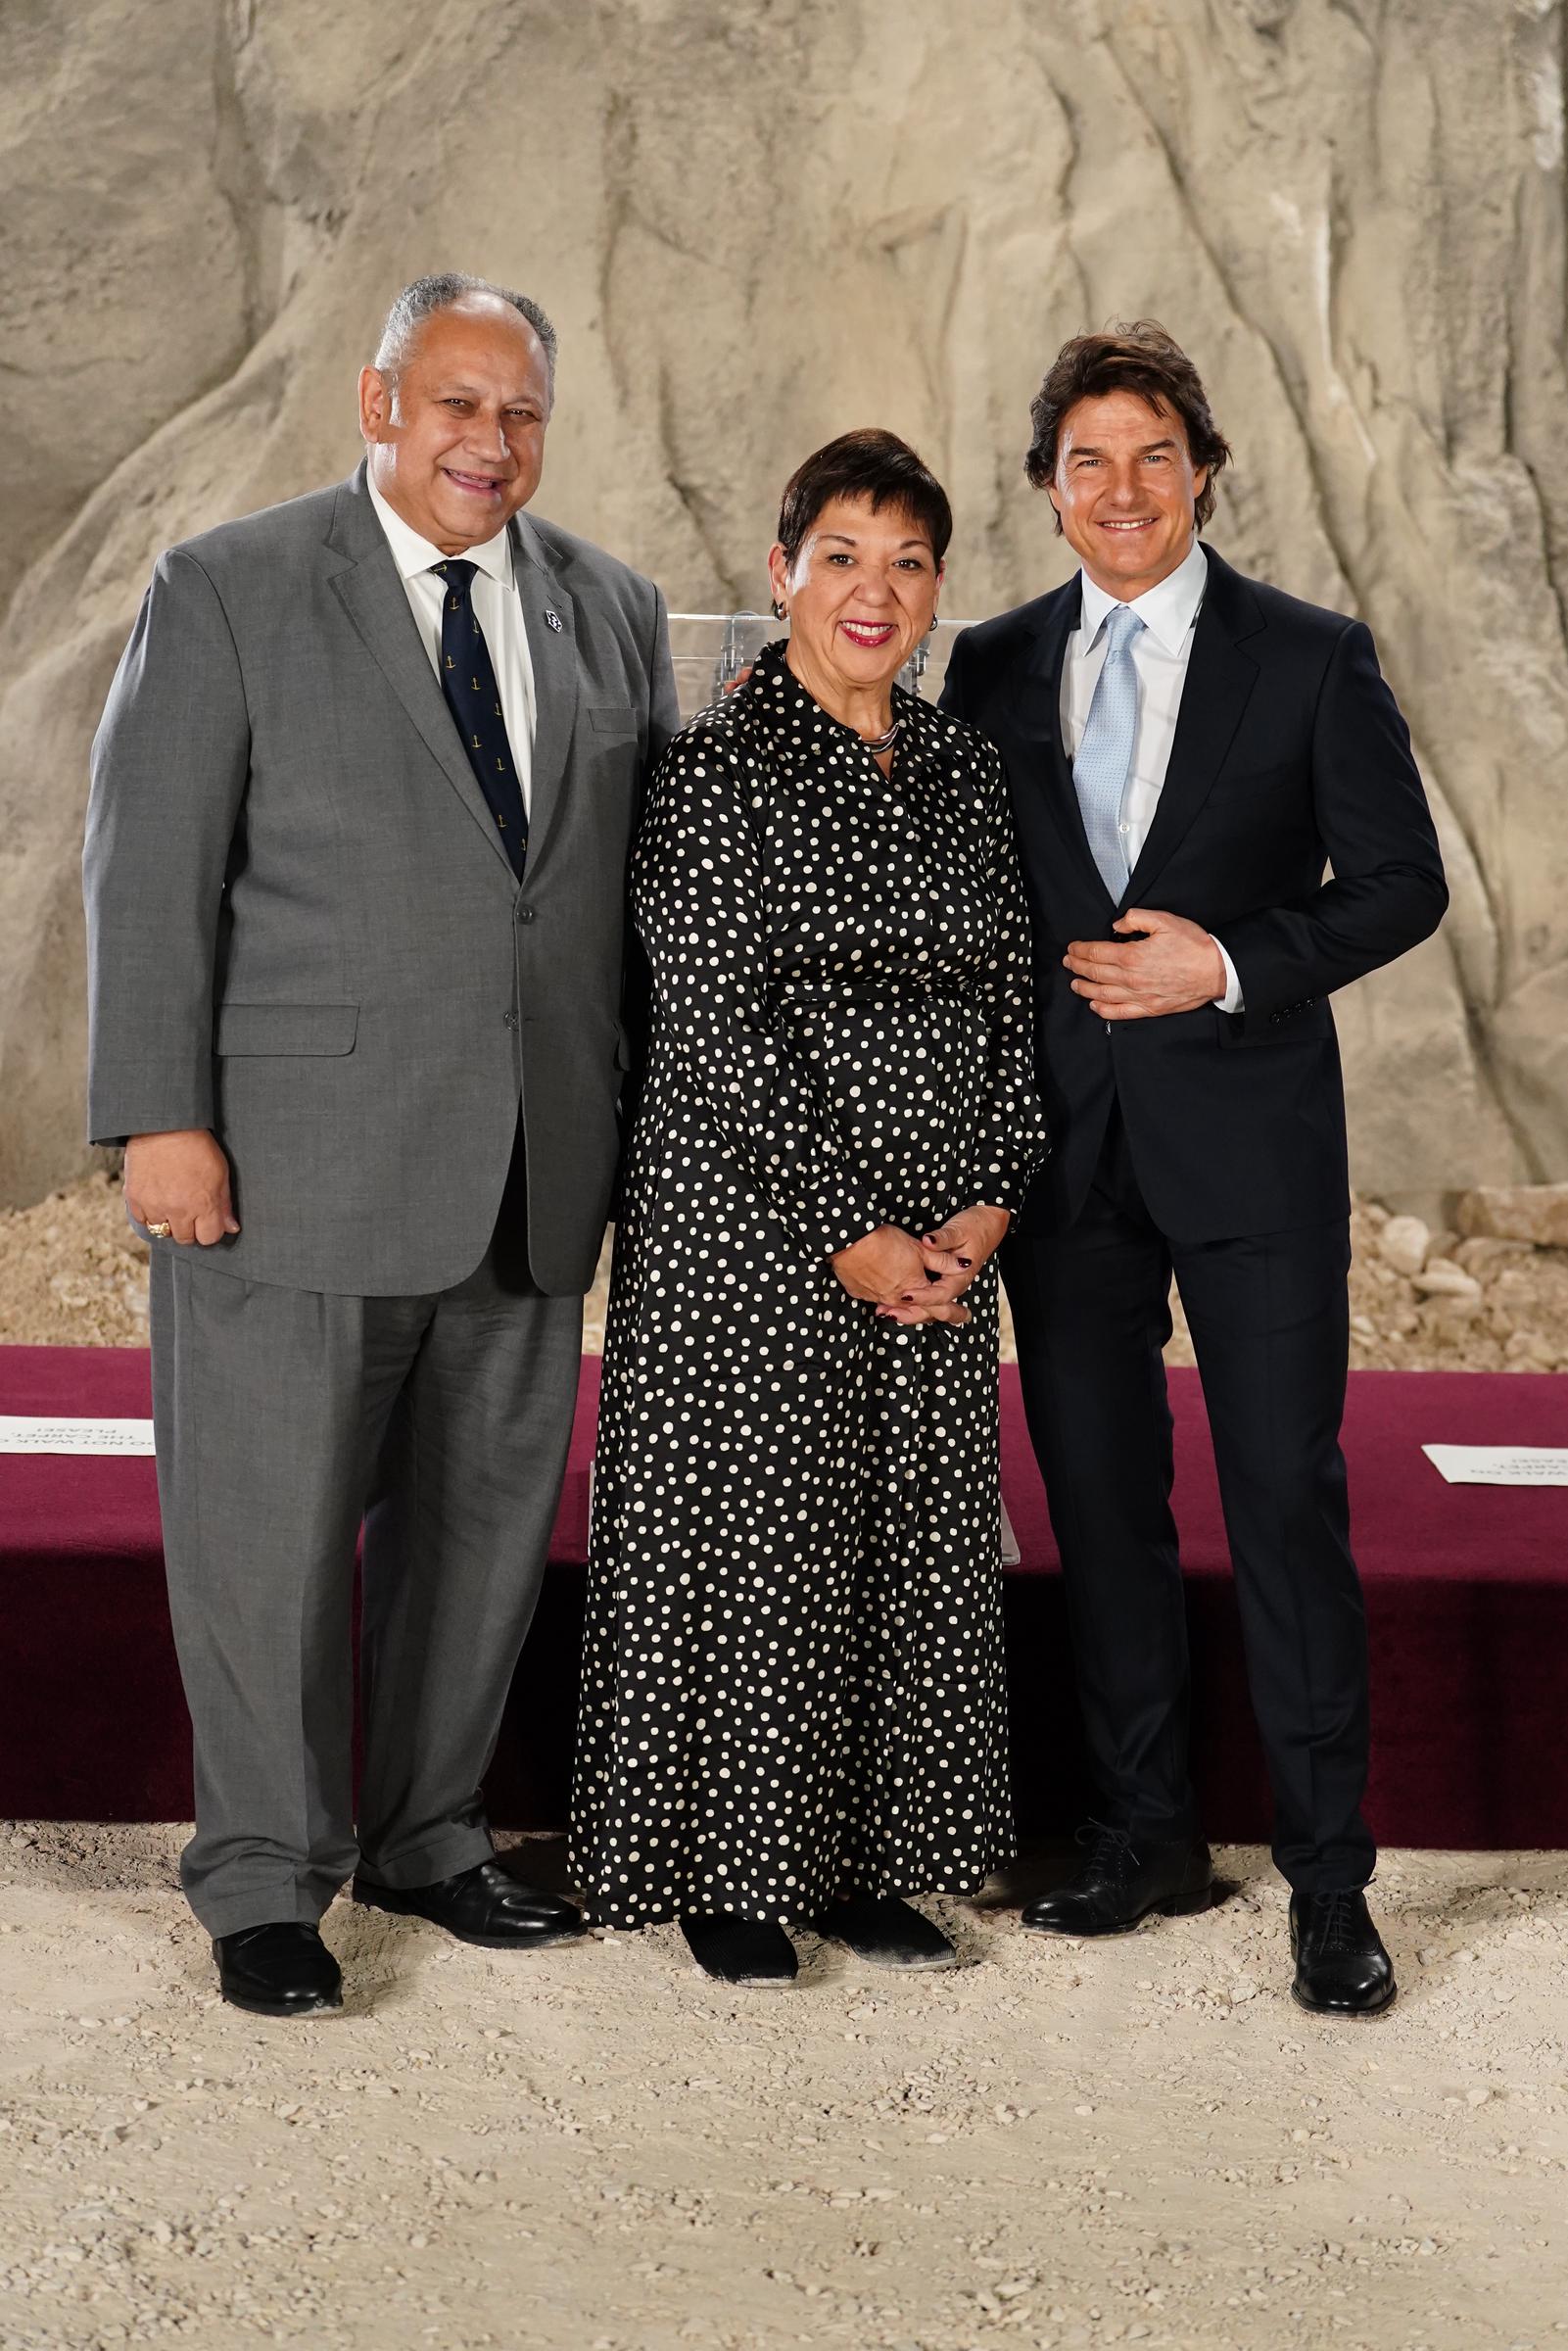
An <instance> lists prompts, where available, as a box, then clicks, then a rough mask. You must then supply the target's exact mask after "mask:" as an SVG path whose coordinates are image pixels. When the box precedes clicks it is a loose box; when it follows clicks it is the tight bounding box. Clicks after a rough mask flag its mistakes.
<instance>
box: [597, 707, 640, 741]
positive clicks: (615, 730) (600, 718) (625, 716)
mask: <svg viewBox="0 0 1568 2351" xmlns="http://www.w3.org/2000/svg"><path fill="white" fill-rule="evenodd" d="M588 723H589V725H590V726H591V727H592V728H593V729H594V734H595V735H635V734H636V733H637V712H636V711H635V710H634V709H632V708H631V707H630V705H629V704H624V703H620V702H600V703H594V702H591V703H590V704H589V705H588Z"/></svg>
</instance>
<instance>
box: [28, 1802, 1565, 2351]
mask: <svg viewBox="0 0 1568 2351" xmlns="http://www.w3.org/2000/svg"><path fill="white" fill-rule="evenodd" d="M180 1837H181V1832H179V1831H178V1830H176V1829H172V1828H138V1829H116V1830H106V1829H99V1828H74V1827H61V1826H48V1827H28V1826H26V1825H18V1826H17V1827H15V1828H13V1829H11V1830H10V1831H9V1832H8V1833H7V1835H6V1838H5V1841H4V1842H3V1844H0V1881H3V1886H0V2149H3V2150H4V2152H3V2154H0V2165H3V2173H4V2180H5V2197H4V2207H3V2217H0V2345H3V2346H4V2351H45V2346H47V2347H48V2351H56V2346H78V2345H79V2346H90V2347H91V2351H100V2347H101V2346H108V2345H119V2344H142V2343H149V2344H154V2343H156V2344H163V2343H168V2342H177V2343H181V2344H188V2345H200V2346H202V2347H203V2351H207V2347H208V2346H212V2347H214V2351H218V2347H222V2351H228V2347H230V2346H233V2347H237V2351H238V2347H243V2346H244V2345H246V2344H249V2343H253V2342H257V2343H270V2344H276V2345H290V2346H299V2347H301V2351H305V2347H306V2346H309V2351H339V2347H352V2351H403V2347H404V2346H407V2347H408V2351H416V2347H417V2351H423V2347H425V2346H430V2345H435V2346H439V2347H441V2351H456V2347H459V2346H460V2347H462V2351H468V2347H469V2346H475V2347H478V2346H491V2345H494V2346H529V2347H530V2351H536V2347H537V2351H663V2347H664V2346H670V2347H671V2351H674V2347H676V2346H685V2345H698V2346H707V2347H708V2351H785V2347H793V2346H830V2345H832V2346H845V2347H846V2351H983V2346H985V2345H988V2344H991V2343H995V2344H997V2345H998V2346H1001V2345H1004V2344H1020V2345H1030V2346H1052V2347H1056V2346H1061V2347H1063V2351H1066V2347H1067V2346H1080V2345H1081V2346H1098V2345H1102V2344H1113V2343H1128V2344H1132V2343H1136V2344H1140V2345H1145V2346H1147V2347H1148V2351H1187V2347H1189V2346H1194V2347H1196V2346H1203V2347H1204V2351H1298V2347H1302V2351H1305V2347H1306V2346H1314V2347H1315V2346H1324V2347H1325V2351H1327V2347H1329V2346H1333V2347H1334V2351H1548V2346H1550V2345H1552V2344H1555V2343H1558V2342H1561V2341H1563V2340H1564V2338H1565V2337H1568V2290H1565V2287H1568V2061H1565V2055H1564V2047H1563V2021H1564V1964H1565V1960H1568V1857H1564V1856H1561V1855H1557V1856H1550V1857H1541V1856H1534V1857H1532V1856H1520V1855H1501V1854H1479V1855H1478V1854H1441V1855H1434V1854H1424V1855H1412V1854H1407V1853H1402V1854H1394V1855H1390V1856H1387V1857H1386V1858H1385V1861H1384V1865H1383V1869H1382V1872H1381V1876H1380V1880H1379V1886H1378V1899H1379V1902H1380V1905H1381V1910H1382V1914H1383V1916H1384V1919H1385V1921H1386V1924H1387V1928H1388V1933H1389V1941H1390V1944H1391V1947H1392V1949H1393V1951H1394V1954H1395V1960H1396V1964H1397V1966H1398V1969H1399V1972H1400V1975H1401V1977H1402V1981H1403V1985H1404V1991H1403V1996H1402V1999H1401V2001H1400V2002H1399V2004H1398V2005H1397V2006H1396V2007H1395V2008H1394V2009H1393V2010H1392V2011H1391V2012H1390V2013H1389V2014H1388V2015H1387V2016H1385V2017H1383V2018H1381V2019H1378V2020H1375V2021H1373V2022H1370V2023H1366V2024H1361V2025H1354V2026H1347V2025H1339V2026H1334V2025H1330V2024H1327V2023H1325V2022H1323V2021H1322V2020H1319V2019H1314V2018H1310V2017H1307V2016H1305V2015H1303V2014H1302V2013H1301V2012H1299V2011H1298V2010H1297V2009H1295V2008H1294V2007H1293V2005H1292V2004H1291V2002H1290V2000H1289V1999H1288V1997H1286V1996H1285V1990H1284V1987H1285V1981H1286V1977H1285V1942H1284V1897H1283V1894H1282V1890H1281V1888H1280V1886H1279V1884H1278V1881H1277V1880H1275V1879H1273V1878H1272V1877H1271V1876H1270V1875H1269V1873H1268V1870H1267V1867H1266V1861H1265V1857H1264V1856H1263V1855H1261V1854H1260V1853H1258V1852H1255V1851H1240V1852H1235V1851H1233V1852H1228V1853H1226V1854H1224V1855H1223V1856H1222V1866H1223V1867H1224V1868H1225V1870H1226V1871H1227V1872H1228V1873H1229V1876H1230V1878H1231V1880H1232V1881H1233V1884H1232V1888H1231V1890H1230V1891H1229V1894H1228V1898H1227V1899H1226V1900H1225V1901H1224V1902H1223V1904H1222V1906H1221V1907H1219V1908H1218V1909H1216V1910H1215V1911H1213V1912H1212V1913H1211V1914H1210V1915H1209V1916H1207V1917H1204V1918H1199V1919H1190V1920H1184V1921H1181V1922H1179V1923H1173V1924H1164V1925H1162V1926H1160V1927H1159V1928H1158V1929H1147V1930H1145V1931H1144V1932H1143V1933H1142V1934H1139V1935H1135V1936H1131V1937H1127V1938H1124V1939H1121V1940H1118V1941H1117V1942H1114V1943H1082V1944H1070V1943H1049V1942H1046V1941H1045V1940H1044V1939H1042V1938H1037V1937H1029V1936H1025V1935H1023V1934H1022V1933H1020V1932H1019V1931H1018V1929H1017V1925H1016V1919H1015V1915H1014V1911H1013V1909H1012V1907H1011V1905H1012V1904H1013V1903H1015V1902H1016V1901H1017V1899H1018V1898H1019V1895H1020V1893H1021V1892H1022V1891H1025V1890H1026V1889H1027V1887H1028V1885H1030V1884H1031V1883H1036V1882H1039V1881H1040V1880H1041V1879H1042V1878H1043V1877H1044V1876H1045V1875H1046V1874H1048V1872H1047V1870H1046V1868H1045V1867H1043V1866H1041V1865H1038V1864H1037V1865H1036V1866H1035V1867H1034V1868H1033V1870H1032V1871H1029V1870H1022V1871H1021V1872H1020V1874H1019V1878H1018V1880H1017V1881H1016V1882H1015V1883H1014V1884H1013V1885H1011V1886H1010V1887H1007V1888H998V1889H997V1890H996V1895H995V1898H994V1900H993V1901H991V1902H988V1903H982V1904H979V1905H974V1906H971V1905H952V1904H938V1905H936V1906H935V1907H936V1908H937V1910H938V1913H939V1914H940V1915H941V1916H942V1917H943V1918H944V1920H945V1921H946V1923H947V1924H948V1925H949V1926H950V1927H952V1928H953V1929H954V1930H955V1931H956V1933H957V1935H958V1937H959V1939H960V1942H961V1943H962V1947H963V1951H964V1955H965V1959H966V1961H967V1963H968V1964H966V1965H965V1967H964V1968H963V1969H962V1970H961V1971H959V1972H957V1973H954V1974H952V1975H949V1976H945V1977H943V1976H938V1977H930V1976H927V1977H917V1978H912V1979H909V1980H907V1981H906V1980H898V1979H895V1978H890V1977H888V1976H887V1975H885V1974H879V1973H878V1972H876V1971H875V1970H872V1969H868V1968H865V1967H863V1966H861V1965H860V1964H859V1963H858V1962H856V1961H854V1960H852V1959H850V1958H848V1957H847V1956H846V1955H845V1954H844V1953H843V1952H842V1951H841V1950H838V1949H836V1948H834V1947H832V1946H824V1945H822V1944H819V1943H815V1942H812V1941H810V1940H809V1939H804V1938H803V1939H802V1948H803V1952H804V1954H805V1966H804V1968H803V1972H802V1978H801V1982H800V1984H799V1985H798V1986H797V1987H795V1988H794V1989H793V1990H791V1991H786V1992H756V1991H753V1992H747V1993H734V1994H730V1995H725V1994H723V1993H721V1992H719V1991H717V1990H715V1988H713V1987H712V1986H710V1985H709V1984H707V1982H706V1981H705V1980H704V1979H702V1978H700V1977H698V1976H697V1975H696V1973H695V1972H694V1970H693V1969H692V1968H691V1967H690V1965H689V1962H688V1961H687V1960H686V1958H685V1954H684V1949H683V1946H681V1944H680V1943H679V1942H678V1940H677V1938H676V1936H675V1934H674V1932H673V1931H671V1930H657V1931H653V1932H650V1933H647V1934H645V1935H641V1936H620V1937H606V1938H603V1939H598V1940H595V1941H594V1942H592V1943H587V1944H585V1945H579V1946H577V1947H575V1948H571V1949H560V1950H555V1951H550V1952H543V1953H541V1954H539V1955H538V1956H537V1957H535V1958H532V1959H504V1960H503V1959H501V1958H499V1957H497V1956H495V1955H494V1954H491V1953H487V1952H481V1951H476V1950H471V1949H467V1948H465V1947H463V1946H462V1945H459V1944H457V1943H452V1942H451V1941H450V1940H448V1939H447V1938H445V1937H443V1936H442V1935H441V1934H440V1933H439V1932H438V1931H437V1930H436V1929H434V1928H432V1927H427V1926H425V1925H423V1924H422V1923H420V1922H417V1921H412V1920H401V1919H399V1920H394V1919H389V1918H386V1917H384V1916H382V1915H380V1914H377V1913H374V1912H366V1911H360V1910H356V1909H354V1908H352V1907H350V1906H349V1905H348V1904H346V1903H344V1902H339V1904H338V1905H337V1906H336V1907H335V1908H334V1909H333V1910H332V1911H331V1912H330V1913H329V1914H328V1917H327V1920H326V1922H325V1931H326V1934H327V1939H328V1941H329V1942H330V1943H331V1944H332V1945H333V1947H334V1948H335V1950H336V1951H337V1952H338V1954H339V1956H340V1958H341V1959H342V1961H343V1963H344V1966H345V1968H346V1971H347V1974H348V1979H349V1988H348V1997H347V2001H346V2005H345V2007H344V2009H343V2010H342V2011H341V2013H339V2014H337V2015H335V2016H330V2017H323V2018H317V2019H313V2020H310V2021H309V2022H305V2023H300V2024H294V2025H281V2024H272V2023H266V2022H263V2021H261V2020H260V2019H256V2018H249V2017H245V2016H242V2015H240V2014H238V2013H236V2012H235V2011H234V2010H232V2009H228V2008H226V2007H224V2006H223V2005H222V2004H221V2003H220V2002H218V2000H217V1999H216V1997H215V1995H214V1986H213V1979H212V1970H211V1965H210V1962H209V1959H208V1955H207V1948H206V1945H205V1943H203V1941H202V1939H201V1938H200V1936H199V1934H198V1933H197V1931H196V1929H195V1928H194V1926H193V1925H192V1924H191V1922H190V1919H189V1917H188V1914H187V1913H186V1912H185V1909H184V1906H183V1903H182V1901H181V1898H180V1895H179V1894H178V1892H177V1889H176V1887H175V1883H174V1856H175V1852H176V1849H177V1847H178V1845H179V1843H180ZM519 1858H520V1859H523V1860H525V1862H526V1866H527V1868H528V1869H529V1870H530V1871H531V1873H532V1874H534V1875H535V1876H539V1877H550V1876H553V1875H554V1874H555V1873H557V1872H558V1870H559V1868H560V1853H559V1847H558V1845H557V1844H556V1843H555V1842H554V1841H546V1840H533V1841H529V1850H528V1851H527V1853H526V1855H520V1856H519ZM1059 1866H1060V1864H1059Z"/></svg>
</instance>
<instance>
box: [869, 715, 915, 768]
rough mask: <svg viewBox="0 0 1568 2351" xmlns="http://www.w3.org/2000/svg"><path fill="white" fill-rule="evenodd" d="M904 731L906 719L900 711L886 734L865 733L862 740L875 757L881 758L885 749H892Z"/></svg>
mask: <svg viewBox="0 0 1568 2351" xmlns="http://www.w3.org/2000/svg"><path fill="white" fill-rule="evenodd" d="M903 731H904V720H903V716H902V713H900V715H899V716H898V717H897V718H895V719H894V721H893V723H892V725H891V726H890V727H889V728H888V730H887V732H886V734H885V735H863V736H862V737H861V739H860V740H861V742H862V743H863V744H865V746H866V748H867V750H868V751H870V753H871V755H872V757H873V758H874V759H879V758H880V757H881V755H882V753H883V751H890V750H891V749H892V747H893V745H894V744H895V743H896V742H897V741H898V738H899V737H900V735H901V734H902V733H903Z"/></svg>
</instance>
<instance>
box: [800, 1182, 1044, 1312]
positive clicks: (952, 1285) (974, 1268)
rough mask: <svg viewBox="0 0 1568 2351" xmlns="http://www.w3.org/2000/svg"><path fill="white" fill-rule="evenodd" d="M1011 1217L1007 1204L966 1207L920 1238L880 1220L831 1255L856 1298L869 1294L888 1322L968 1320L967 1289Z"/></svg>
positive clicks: (834, 1264)
mask: <svg viewBox="0 0 1568 2351" xmlns="http://www.w3.org/2000/svg"><path fill="white" fill-rule="evenodd" d="M1011 1222H1012V1220H1011V1218H1010V1217H1009V1215H1008V1212H1007V1210H1006V1209H1005V1208H966V1209H961V1210H960V1211H959V1214H958V1215H957V1216H956V1217H949V1219H948V1221H947V1223H945V1224H942V1225H938V1227H937V1229H936V1230H935V1231H934V1232H927V1233H925V1234H923V1235H922V1237H921V1238H920V1239H919V1240H917V1239H916V1238H915V1235H914V1234H913V1233H909V1232H905V1231H904V1230H903V1229H902V1228H901V1227H900V1226H899V1225H897V1224H879V1226H878V1227H877V1230H876V1231H875V1232H868V1233H867V1234H866V1236H865V1238H864V1239H863V1240H858V1241H854V1242H852V1243H851V1245H850V1246H849V1248H847V1249H840V1250H838V1251H837V1253H836V1254H835V1255H834V1256H833V1258H832V1260H831V1263H832V1270H833V1271H834V1272H835V1273H836V1274H837V1276H838V1278H839V1280H840V1281H841V1282H842V1283H843V1285H844V1288H845V1289H846V1290H847V1291H848V1292H849V1294H850V1296H851V1297H852V1298H865V1299H867V1300H869V1301H870V1302H871V1303H872V1304H873V1305H875V1307H876V1309H877V1312H878V1315H879V1317H880V1318H881V1319H883V1320H885V1321H888V1322H910V1323H912V1322H954V1323H958V1322H968V1321H969V1320H970V1319H971V1318H970V1310H969V1308H968V1307H967V1306H966V1305H965V1304H964V1302H963V1294H964V1292H965V1291H966V1290H967V1289H968V1288H969V1286H970V1283H971V1282H972V1281H973V1280H974V1276H975V1274H976V1273H977V1272H978V1271H979V1270H980V1268H981V1267H982V1266H983V1265H984V1263H985V1261H986V1259H987V1258H988V1257H990V1256H991V1254H992V1252H993V1251H994V1250H995V1249H996V1248H997V1247H998V1246H999V1244H1000V1242H1001V1240H1002V1237H1003V1235H1004V1234H1005V1233H1006V1231H1007V1228H1008V1225H1009V1223H1011Z"/></svg>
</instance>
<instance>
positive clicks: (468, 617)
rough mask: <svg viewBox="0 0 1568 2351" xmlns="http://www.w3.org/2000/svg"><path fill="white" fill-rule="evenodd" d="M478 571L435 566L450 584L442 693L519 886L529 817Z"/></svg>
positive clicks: (450, 563) (455, 559)
mask: <svg viewBox="0 0 1568 2351" xmlns="http://www.w3.org/2000/svg"><path fill="white" fill-rule="evenodd" d="M478 568H479V566H478V564H477V563H469V562H466V561H464V560H463V558H462V557H460V556H456V555H449V556H448V558H447V560H446V561H445V562H444V563H435V564H432V566H431V569H432V570H433V571H434V572H435V573H436V574H437V576H438V578H440V579H443V580H445V581H446V583H447V594H446V596H445V597H444V598H443V600H442V610H441V690H442V692H443V693H444V694H445V696H446V697H447V707H448V708H449V709H450V710H451V714H452V717H453V718H454V719H455V720H456V722H457V732H458V734H459V735H460V736H461V737H462V742H463V749H464V750H465V751H466V752H467V753H468V764H469V765H470V767H472V769H473V771H474V774H475V776H476V777H477V779H478V782H479V789H480V791H481V792H483V793H484V795H485V802H486V805H487V806H488V808H489V810H490V813H491V815H492V816H493V817H494V818H495V820H496V826H497V830H498V831H499V834H500V838H501V845H502V847H503V848H504V849H505V851H506V854H507V856H508V857H509V858H510V859H511V862H512V871H513V873H514V874H516V875H517V876H518V878H519V880H520V879H521V878H522V871H523V861H524V859H525V857H526V856H527V854H528V812H527V810H526V809H525V807H524V806H523V788H522V784H521V783H520V781H519V779H518V774H517V763H516V761H515V760H514V759H513V757H512V746H511V744H510V742H509V741H508V739H507V735H506V721H505V719H504V718H503V717H502V716H501V708H500V688H499V686H498V685H497V683H496V672H495V669H494V668H493V667H492V664H491V658H490V648H489V646H488V645H487V644H486V643H485V635H484V631H483V630H482V629H481V628H480V625H479V621H478V617H477V615H476V614H475V611H474V605H473V598H472V594H471V590H472V588H473V584H474V573H475V572H476V571H477V570H478Z"/></svg>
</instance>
